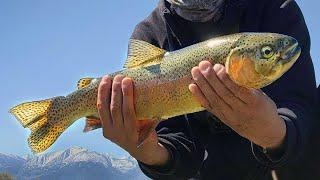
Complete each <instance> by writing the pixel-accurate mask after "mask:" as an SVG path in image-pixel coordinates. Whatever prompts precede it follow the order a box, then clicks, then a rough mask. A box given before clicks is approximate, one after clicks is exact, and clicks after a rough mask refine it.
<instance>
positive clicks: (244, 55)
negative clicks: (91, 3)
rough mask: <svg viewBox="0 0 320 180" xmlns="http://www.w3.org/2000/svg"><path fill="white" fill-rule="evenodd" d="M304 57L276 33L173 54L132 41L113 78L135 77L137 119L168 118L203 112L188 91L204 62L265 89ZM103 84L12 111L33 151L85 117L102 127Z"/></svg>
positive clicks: (84, 83) (89, 81)
mask: <svg viewBox="0 0 320 180" xmlns="http://www.w3.org/2000/svg"><path fill="white" fill-rule="evenodd" d="M300 53H301V49H300V47H299V46H298V42H297V41H296V40H295V39H294V38H292V37H289V36H286V35H281V34H274V33H239V34H233V35H228V36H221V37H217V38H213V39H209V40H207V41H204V42H201V43H198V44H194V45H192V46H189V47H186V48H183V49H180V50H177V51H173V52H166V51H165V50H163V49H160V48H158V47H156V46H153V45H151V44H149V43H147V42H144V41H140V40H135V39H131V40H130V43H129V48H128V58H127V61H126V63H125V65H124V69H123V70H122V71H118V72H116V73H113V74H110V76H111V77H114V76H115V75H117V74H122V75H124V76H127V77H131V78H132V79H133V81H134V100H135V110H136V115H137V118H138V119H139V120H146V119H158V120H166V119H168V118H170V117H175V116H178V115H182V114H188V113H194V112H198V111H203V110H205V109H204V108H203V107H202V106H201V104H200V103H199V102H198V101H197V100H196V99H195V98H194V97H193V96H192V94H191V93H190V92H189V89H188V85H189V84H190V83H193V80H192V75H191V69H192V68H193V67H195V66H197V65H198V64H199V63H200V61H202V60H210V61H211V63H212V64H215V63H220V64H224V65H225V67H226V69H227V73H228V74H229V76H230V78H231V79H232V80H233V81H234V82H235V83H237V84H239V85H241V86H244V87H247V88H262V87H265V86H267V85H269V84H270V83H272V82H274V81H275V80H277V79H278V78H279V77H281V76H282V75H283V74H284V73H285V72H286V71H288V69H290V68H291V67H292V65H293V64H294V63H295V61H296V60H297V59H298V57H299V56H300ZM100 80H101V78H84V79H81V80H80V81H79V82H78V90H76V91H74V92H73V93H71V94H69V95H67V96H59V97H54V98H50V99H46V100H42V101H34V102H27V103H23V104H20V105H18V106H15V107H13V108H12V109H11V110H10V112H11V113H12V114H13V115H14V116H15V117H16V119H18V120H19V121H20V123H21V124H22V126H23V127H25V128H29V129H31V135H30V137H29V138H28V142H29V146H30V148H31V149H32V151H33V152H35V153H39V152H43V151H44V150H46V149H48V148H49V147H50V146H51V145H52V144H53V143H54V142H55V141H56V140H57V138H58V137H59V136H60V135H61V134H62V133H63V132H64V131H65V130H66V129H67V128H68V127H69V126H70V125H71V124H72V123H74V122H75V121H76V120H78V119H80V118H82V117H87V122H86V127H85V129H84V131H85V132H87V131H91V130H94V129H97V128H100V127H101V123H100V120H99V115H98V113H97V108H96V101H97V89H98V85H99V83H100ZM138 122H139V121H138ZM140 122H141V123H142V121H140ZM148 128H149V130H148ZM150 128H151V127H147V128H145V129H142V131H139V132H140V133H141V136H139V141H140V142H143V140H144V139H145V138H147V135H148V132H150ZM153 128H154V127H153Z"/></svg>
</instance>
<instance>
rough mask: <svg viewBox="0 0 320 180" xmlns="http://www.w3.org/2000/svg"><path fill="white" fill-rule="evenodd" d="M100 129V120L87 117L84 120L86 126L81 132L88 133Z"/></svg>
mask: <svg viewBox="0 0 320 180" xmlns="http://www.w3.org/2000/svg"><path fill="white" fill-rule="evenodd" d="M101 127H102V124H101V120H100V119H99V118H98V117H95V116H88V117H87V119H86V125H85V127H84V129H83V132H85V133H86V132H89V131H93V130H96V129H99V128H101Z"/></svg>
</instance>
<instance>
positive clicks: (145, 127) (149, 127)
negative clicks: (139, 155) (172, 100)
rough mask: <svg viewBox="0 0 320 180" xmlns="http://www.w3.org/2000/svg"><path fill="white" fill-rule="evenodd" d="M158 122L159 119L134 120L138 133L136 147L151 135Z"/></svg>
mask: <svg viewBox="0 0 320 180" xmlns="http://www.w3.org/2000/svg"><path fill="white" fill-rule="evenodd" d="M159 122H160V121H159V120H138V121H137V122H136V123H137V127H138V134H139V136H138V144H137V148H139V147H140V146H141V145H143V143H144V141H145V140H146V139H147V138H148V137H149V136H150V135H151V133H152V131H153V130H154V129H155V128H156V127H157V125H158V124H159Z"/></svg>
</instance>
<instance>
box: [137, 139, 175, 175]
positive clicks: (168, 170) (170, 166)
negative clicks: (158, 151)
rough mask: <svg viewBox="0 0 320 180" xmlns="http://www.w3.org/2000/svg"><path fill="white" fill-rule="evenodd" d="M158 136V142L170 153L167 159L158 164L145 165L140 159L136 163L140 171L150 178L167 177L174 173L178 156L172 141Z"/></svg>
mask: <svg viewBox="0 0 320 180" xmlns="http://www.w3.org/2000/svg"><path fill="white" fill-rule="evenodd" d="M158 138H159V143H161V144H162V145H163V146H164V147H165V148H166V149H167V150H168V152H169V154H170V157H169V160H168V161H167V162H166V163H165V164H164V165H160V166H152V165H147V164H144V163H143V162H140V161H138V164H139V166H140V169H141V170H142V172H143V173H144V174H145V175H147V176H148V177H150V178H152V179H168V176H171V175H173V174H174V173H175V171H176V170H175V169H176V168H175V167H176V164H177V161H178V159H179V157H180V156H179V154H178V153H177V150H176V149H175V147H174V145H173V144H172V143H170V142H169V141H168V140H166V139H165V138H162V137H160V136H159V137H158Z"/></svg>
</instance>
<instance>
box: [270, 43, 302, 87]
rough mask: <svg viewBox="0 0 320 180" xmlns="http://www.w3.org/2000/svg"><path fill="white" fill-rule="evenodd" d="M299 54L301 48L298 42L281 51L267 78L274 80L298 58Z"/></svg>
mask: <svg viewBox="0 0 320 180" xmlns="http://www.w3.org/2000/svg"><path fill="white" fill-rule="evenodd" d="M300 54H301V48H300V47H299V44H298V42H295V43H293V45H291V46H289V47H288V48H287V49H286V50H285V51H284V52H283V53H281V54H280V59H279V61H278V62H277V63H276V64H275V66H273V68H272V69H271V71H270V74H269V76H268V79H269V80H273V81H274V80H276V79H278V78H279V77H281V76H282V75H283V74H284V73H286V72H287V71H288V70H289V69H290V68H291V67H292V66H293V64H294V63H295V62H296V61H297V60H298V58H299V56H300Z"/></svg>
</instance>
